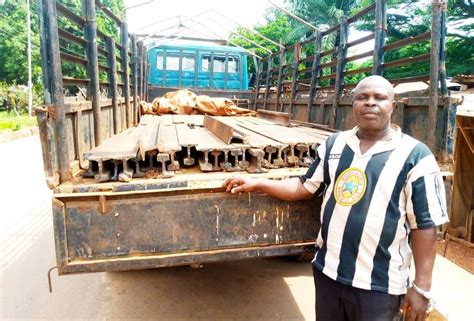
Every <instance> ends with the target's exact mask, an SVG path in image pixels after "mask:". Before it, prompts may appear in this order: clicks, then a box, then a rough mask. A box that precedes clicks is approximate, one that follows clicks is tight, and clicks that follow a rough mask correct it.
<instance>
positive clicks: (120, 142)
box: [84, 115, 331, 182]
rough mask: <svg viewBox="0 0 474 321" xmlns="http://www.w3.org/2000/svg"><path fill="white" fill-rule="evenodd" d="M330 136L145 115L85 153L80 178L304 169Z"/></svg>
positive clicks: (297, 128) (249, 122) (259, 124)
mask: <svg viewBox="0 0 474 321" xmlns="http://www.w3.org/2000/svg"><path fill="white" fill-rule="evenodd" d="M330 134H331V132H330V131H325V130H322V129H317V128H311V127H307V126H302V125H290V126H286V125H282V124H278V123H275V122H273V121H269V120H267V119H264V118H256V117H229V116H202V115H164V116H152V115H145V116H143V117H142V118H141V120H140V124H139V125H138V126H137V127H136V128H131V129H127V130H126V131H124V132H122V133H120V134H118V135H115V136H113V137H111V138H109V139H107V140H105V141H104V142H103V143H102V144H101V145H100V146H98V147H95V148H93V149H91V150H90V151H89V152H87V153H85V154H84V158H85V159H86V160H88V161H89V169H88V170H87V171H86V172H85V173H84V176H86V177H93V178H94V179H95V180H97V181H99V182H104V181H110V180H118V181H124V182H128V181H130V180H131V179H132V177H143V176H144V173H145V172H147V171H150V170H153V171H155V172H157V173H158V177H159V178H166V177H172V176H174V175H175V172H176V171H179V169H180V166H183V167H192V166H195V165H198V166H199V169H200V170H201V171H203V172H215V171H226V172H232V171H247V172H250V173H264V172H267V171H268V170H269V169H274V168H281V167H298V166H309V165H310V164H311V162H312V161H313V159H314V157H315V155H316V149H317V147H318V146H319V145H320V144H322V143H323V142H324V141H325V140H326V138H327V137H328V136H329V135H330Z"/></svg>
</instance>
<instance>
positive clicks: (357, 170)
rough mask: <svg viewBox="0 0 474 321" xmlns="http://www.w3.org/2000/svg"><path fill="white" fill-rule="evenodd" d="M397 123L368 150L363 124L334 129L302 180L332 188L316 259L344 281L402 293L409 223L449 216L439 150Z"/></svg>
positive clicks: (433, 222) (429, 223)
mask: <svg viewBox="0 0 474 321" xmlns="http://www.w3.org/2000/svg"><path fill="white" fill-rule="evenodd" d="M394 128H395V129H396V134H395V135H394V136H393V137H392V139H391V140H389V141H379V142H377V143H376V144H375V145H374V146H372V147H371V148H370V149H369V150H368V151H367V152H366V153H365V154H363V155H362V154H361V152H360V141H359V139H358V137H357V136H356V133H357V130H358V127H355V128H354V129H352V130H349V131H345V132H340V133H336V134H334V135H332V136H330V137H329V138H328V139H327V141H326V143H325V144H322V145H321V146H320V147H319V148H318V157H317V159H316V160H315V161H314V163H313V164H312V165H311V167H310V168H309V170H308V172H307V173H306V175H305V176H303V177H302V178H301V179H302V181H303V185H304V187H305V188H306V189H307V190H308V191H310V192H311V193H315V192H316V191H317V190H318V189H321V188H323V187H324V186H325V187H326V190H325V192H324V199H323V203H322V207H321V230H320V231H319V235H318V239H317V241H316V245H317V247H319V250H318V251H317V253H316V255H315V258H314V260H313V265H314V266H315V267H316V268H318V269H319V270H321V271H322V272H323V273H324V274H326V275H327V276H329V277H330V278H332V279H334V280H337V281H339V282H341V283H344V284H349V285H351V286H354V287H357V288H361V289H368V290H375V291H382V292H387V293H390V294H394V295H399V294H404V293H406V288H407V285H408V276H409V269H410V262H411V248H410V245H409V239H408V234H409V231H410V229H417V228H418V229H423V228H429V227H434V226H437V225H441V224H443V223H446V222H447V221H448V216H447V213H446V199H445V191H444V184H443V180H442V177H441V174H440V170H439V167H438V164H437V163H436V160H435V158H434V156H433V154H432V153H431V152H430V150H429V149H428V147H427V146H426V145H425V144H423V143H421V142H419V141H417V140H416V139H414V138H412V137H410V136H408V135H405V134H402V133H401V130H400V128H399V127H396V126H394ZM323 183H324V184H323Z"/></svg>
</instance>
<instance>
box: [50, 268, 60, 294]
mask: <svg viewBox="0 0 474 321" xmlns="http://www.w3.org/2000/svg"><path fill="white" fill-rule="evenodd" d="M54 269H58V266H57V265H56V266H53V267H52V268H50V269H49V270H48V285H49V293H53V285H52V283H51V271H52V270H54ZM58 272H59V270H58Z"/></svg>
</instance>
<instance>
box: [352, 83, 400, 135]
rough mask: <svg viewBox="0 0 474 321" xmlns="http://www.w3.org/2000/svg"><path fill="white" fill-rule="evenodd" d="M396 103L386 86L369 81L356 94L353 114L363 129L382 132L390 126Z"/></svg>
mask: <svg viewBox="0 0 474 321" xmlns="http://www.w3.org/2000/svg"><path fill="white" fill-rule="evenodd" d="M394 107H395V103H394V102H393V96H392V94H391V92H390V91H389V89H388V88H387V86H386V85H385V84H380V83H377V82H376V81H367V82H365V83H364V84H362V86H359V87H358V89H357V90H356V91H355V92H354V96H353V103H352V113H353V116H354V119H355V120H356V122H357V124H358V125H359V127H360V128H362V129H369V130H381V129H385V128H387V127H388V126H390V117H391V115H392V112H393V109H394Z"/></svg>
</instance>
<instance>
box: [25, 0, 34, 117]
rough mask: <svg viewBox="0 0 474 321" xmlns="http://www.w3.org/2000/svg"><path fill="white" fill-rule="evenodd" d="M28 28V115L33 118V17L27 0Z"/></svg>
mask: <svg viewBox="0 0 474 321" xmlns="http://www.w3.org/2000/svg"><path fill="white" fill-rule="evenodd" d="M26 27H27V29H28V32H27V33H28V115H30V116H31V114H32V111H33V83H32V81H31V78H32V71H31V17H30V0H26Z"/></svg>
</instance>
